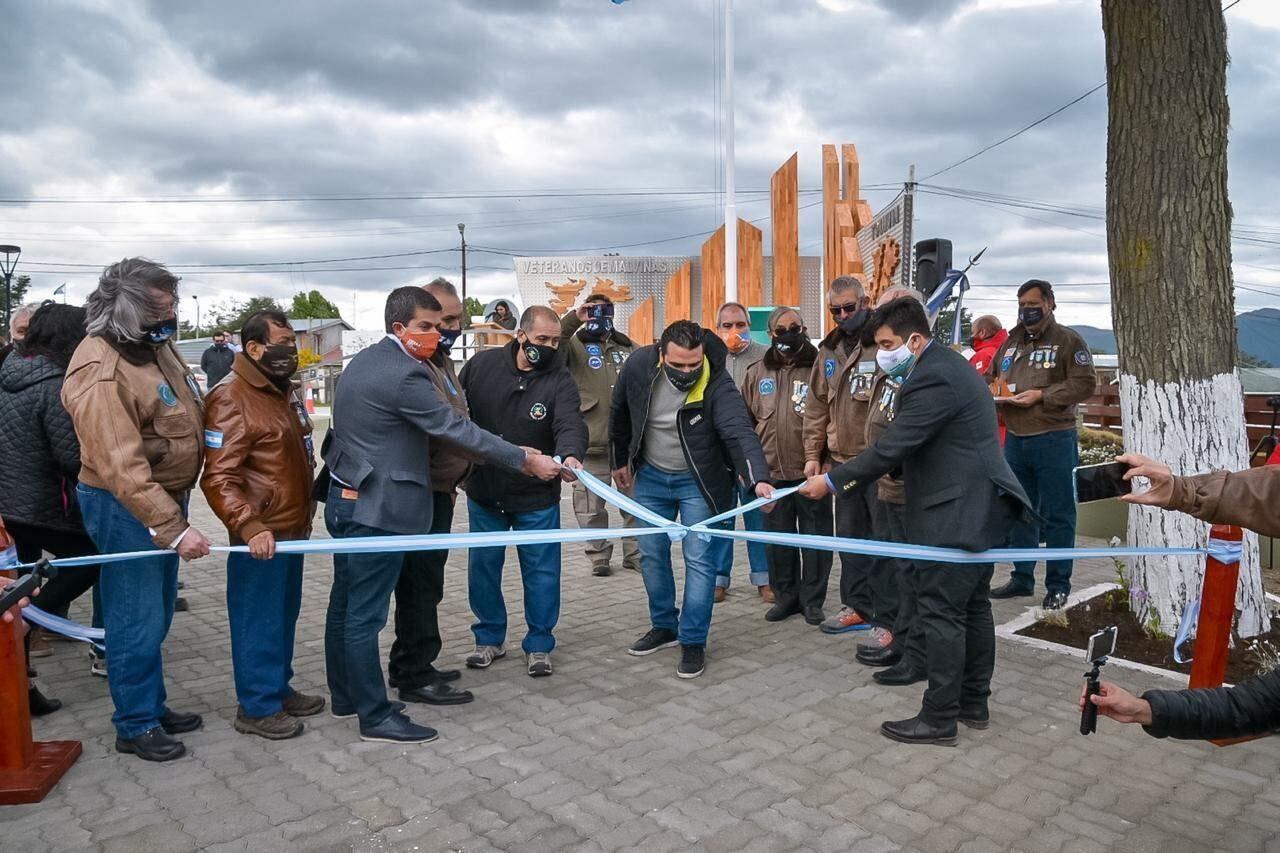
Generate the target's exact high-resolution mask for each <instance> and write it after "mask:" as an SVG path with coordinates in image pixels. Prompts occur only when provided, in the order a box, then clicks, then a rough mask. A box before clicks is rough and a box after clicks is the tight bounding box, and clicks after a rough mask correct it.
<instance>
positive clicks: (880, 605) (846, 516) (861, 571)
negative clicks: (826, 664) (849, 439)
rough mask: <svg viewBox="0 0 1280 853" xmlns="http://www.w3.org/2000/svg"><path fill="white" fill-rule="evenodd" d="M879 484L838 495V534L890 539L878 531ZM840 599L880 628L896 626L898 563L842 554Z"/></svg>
mask: <svg viewBox="0 0 1280 853" xmlns="http://www.w3.org/2000/svg"><path fill="white" fill-rule="evenodd" d="M876 489H877V487H876V486H875V485H871V486H869V487H868V488H865V489H854V490H853V491H851V492H850V493H848V494H847V495H844V496H837V497H836V499H835V515H836V535H837V536H841V537H844V538H846V539H887V538H888V537H887V535H885V534H882V533H880V532H878V531H877V519H878V517H879V516H880V498H879V497H878V496H877V493H876ZM840 602H841V603H842V604H844V605H845V606H846V607H852V608H853V609H854V610H856V611H858V615H859V616H861V617H862V618H863V619H865V620H867V621H868V622H870V623H871V624H872V625H874V626H876V627H877V628H885V629H888V630H893V623H894V621H895V620H896V619H897V618H898V567H897V565H896V564H894V562H893V561H892V560H887V559H885V558H884V557H871V556H868V555H866V554H841V555H840Z"/></svg>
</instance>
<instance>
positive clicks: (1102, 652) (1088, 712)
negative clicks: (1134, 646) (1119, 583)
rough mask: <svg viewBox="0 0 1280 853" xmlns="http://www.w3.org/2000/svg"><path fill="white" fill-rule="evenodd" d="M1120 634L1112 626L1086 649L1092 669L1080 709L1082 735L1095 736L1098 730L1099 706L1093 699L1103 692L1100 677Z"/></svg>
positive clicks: (1086, 655)
mask: <svg viewBox="0 0 1280 853" xmlns="http://www.w3.org/2000/svg"><path fill="white" fill-rule="evenodd" d="M1119 634H1120V629H1119V628H1117V627H1116V626H1114V625H1112V626H1111V627H1110V628H1103V629H1102V630H1101V631H1099V632H1098V633H1096V634H1094V635H1093V636H1092V637H1090V638H1089V646H1088V648H1086V649H1085V652H1084V659H1085V660H1086V661H1088V662H1089V666H1090V667H1092V668H1091V669H1090V670H1089V671H1088V672H1086V673H1085V674H1084V677H1085V690H1084V705H1083V707H1081V709H1080V734H1082V735H1088V734H1093V733H1094V732H1096V731H1097V730H1098V706H1097V705H1095V704H1093V701H1092V699H1091V697H1093V696H1096V695H1098V693H1100V692H1101V691H1102V686H1101V684H1100V682H1099V680H1098V676H1099V675H1100V674H1101V672H1102V667H1103V666H1104V665H1105V664H1106V662H1107V658H1109V657H1111V655H1113V654H1115V653H1116V639H1117V638H1118V637H1119Z"/></svg>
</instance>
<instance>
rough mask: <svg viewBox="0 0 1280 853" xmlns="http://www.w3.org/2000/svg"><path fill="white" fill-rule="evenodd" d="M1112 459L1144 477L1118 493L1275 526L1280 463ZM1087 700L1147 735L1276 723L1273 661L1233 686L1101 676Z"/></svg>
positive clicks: (1198, 736)
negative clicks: (1228, 469) (1207, 466)
mask: <svg viewBox="0 0 1280 853" xmlns="http://www.w3.org/2000/svg"><path fill="white" fill-rule="evenodd" d="M1118 461H1120V462H1123V463H1126V464H1128V465H1129V466H1130V468H1129V470H1128V472H1127V473H1126V474H1125V479H1131V478H1133V477H1146V478H1147V479H1148V480H1150V481H1151V486H1150V488H1148V489H1147V490H1146V491H1144V492H1134V493H1133V494H1129V495H1125V496H1124V497H1123V498H1121V500H1125V501H1128V502H1129V503H1136V504H1146V505H1148V506H1158V507H1163V508H1165V509H1171V510H1180V511H1182V512H1186V513H1188V514H1190V515H1193V516H1195V517H1196V518H1199V519H1202V520H1204V521H1210V522H1213V523H1215V524H1239V525H1242V526H1248V527H1249V528H1250V529H1252V530H1256V531H1257V532H1258V533H1261V534H1263V535H1266V536H1274V535H1277V534H1280V466H1268V467H1264V468H1254V469H1251V470H1249V471H1239V472H1235V473H1232V474H1224V473H1223V472H1220V471H1219V472H1214V473H1210V474H1200V475H1198V476H1194V477H1175V476H1173V473H1172V472H1171V471H1170V470H1169V468H1168V466H1166V465H1163V464H1161V463H1159V462H1157V461H1155V460H1154V459H1149V458H1147V457H1145V456H1142V455H1140V454H1137V453H1130V454H1127V455H1125V456H1120V457H1118ZM1093 702H1094V704H1096V705H1097V706H1098V713H1099V714H1102V715H1104V716H1107V717H1110V718H1111V719H1113V720H1116V721H1117V722H1121V723H1141V724H1142V727H1143V728H1144V729H1146V731H1147V734H1149V735H1152V736H1153V737H1173V738H1180V739H1183V740H1209V739H1217V738H1230V737H1245V736H1248V735H1260V734H1267V733H1268V732H1273V731H1275V730H1276V729H1280V669H1273V670H1271V672H1268V673H1266V674H1265V675H1259V676H1256V677H1254V678H1249V679H1246V680H1244V681H1242V682H1240V683H1239V684H1237V685H1235V686H1234V687H1212V688H1200V689H1198V690H1148V691H1147V692H1146V693H1143V694H1142V696H1141V697H1138V696H1134V695H1133V694H1132V693H1130V692H1129V691H1127V690H1125V689H1124V688H1122V687H1120V686H1119V685H1116V684H1112V683H1110V682H1108V681H1104V682H1102V692H1101V693H1100V694H1098V695H1097V696H1094V697H1093Z"/></svg>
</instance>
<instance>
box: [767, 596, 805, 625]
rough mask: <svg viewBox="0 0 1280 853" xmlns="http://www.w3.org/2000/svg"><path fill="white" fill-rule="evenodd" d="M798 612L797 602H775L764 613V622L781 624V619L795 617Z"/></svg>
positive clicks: (798, 604)
mask: <svg viewBox="0 0 1280 853" xmlns="http://www.w3.org/2000/svg"><path fill="white" fill-rule="evenodd" d="M799 612H800V602H798V601H777V602H775V603H774V605H773V606H772V607H770V608H769V609H768V610H766V611H765V612H764V621H766V622H781V621H782V620H783V619H787V618H790V617H792V616H795V615H796V614H797V613H799Z"/></svg>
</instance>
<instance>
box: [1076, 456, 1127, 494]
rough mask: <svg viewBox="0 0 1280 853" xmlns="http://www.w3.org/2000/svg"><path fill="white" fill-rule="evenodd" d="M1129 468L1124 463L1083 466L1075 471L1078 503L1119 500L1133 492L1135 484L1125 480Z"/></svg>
mask: <svg viewBox="0 0 1280 853" xmlns="http://www.w3.org/2000/svg"><path fill="white" fill-rule="evenodd" d="M1128 470H1129V466H1128V465H1125V464H1124V463H1122V462H1104V463H1102V464H1101V465H1081V466H1080V467H1079V468H1076V469H1075V472H1074V473H1075V475H1076V476H1075V489H1076V503H1078V504H1087V503H1089V502H1090V501H1101V500H1106V499H1107V498H1117V497H1119V496H1120V495H1127V494H1129V493H1130V492H1132V491H1133V483H1132V482H1130V481H1129V480H1126V479H1124V473H1125V472H1126V471H1128Z"/></svg>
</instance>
